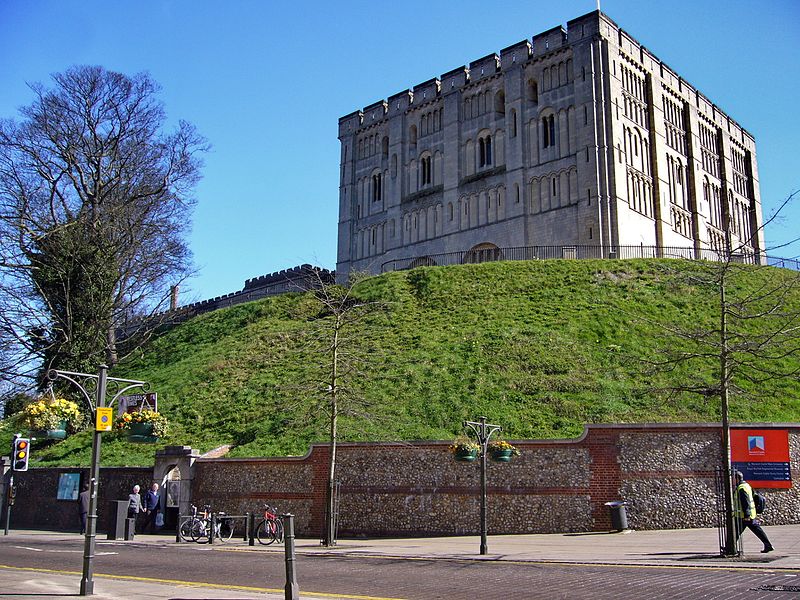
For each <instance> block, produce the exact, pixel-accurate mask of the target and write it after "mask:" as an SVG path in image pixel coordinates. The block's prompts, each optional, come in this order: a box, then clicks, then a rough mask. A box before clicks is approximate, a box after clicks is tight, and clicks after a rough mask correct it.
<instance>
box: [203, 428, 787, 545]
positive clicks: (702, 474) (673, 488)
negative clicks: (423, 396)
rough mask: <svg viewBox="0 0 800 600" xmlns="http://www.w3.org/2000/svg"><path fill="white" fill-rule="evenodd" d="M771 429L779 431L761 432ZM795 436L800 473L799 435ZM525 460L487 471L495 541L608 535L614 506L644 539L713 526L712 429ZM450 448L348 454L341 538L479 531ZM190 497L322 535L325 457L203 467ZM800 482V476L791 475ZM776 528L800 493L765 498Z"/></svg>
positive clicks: (352, 447) (614, 431) (471, 469)
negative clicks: (621, 507) (277, 513)
mask: <svg viewBox="0 0 800 600" xmlns="http://www.w3.org/2000/svg"><path fill="white" fill-rule="evenodd" d="M753 427H758V428H768V427H773V426H771V425H770V426H764V425H754V426H753ZM774 427H776V428H779V429H789V431H790V441H791V454H792V461H793V465H794V464H796V463H797V461H798V459H799V458H800V426H792V425H789V426H786V425H783V426H774ZM515 444H516V445H517V447H518V448H519V449H520V451H521V452H522V455H521V456H519V457H517V458H515V459H513V461H512V462H511V463H508V464H504V463H493V462H489V465H488V471H487V473H488V475H487V481H488V492H489V502H488V522H489V527H490V531H492V532H493V533H498V534H500V533H538V532H569V531H592V530H596V531H602V530H607V529H610V527H611V522H610V516H609V509H608V507H606V506H605V503H606V502H608V501H612V500H625V501H626V502H628V504H629V506H628V514H629V523H630V525H631V526H632V527H633V528H636V529H660V528H680V527H710V526H714V525H715V524H716V512H715V511H716V504H715V497H714V494H715V485H714V468H715V467H716V466H717V465H718V464H719V457H720V449H719V444H720V430H719V428H718V427H716V426H714V425H703V424H698V425H669V426H667V425H651V426H648V425H630V426H600V425H597V426H595V425H593V426H589V427H588V428H587V430H586V432H585V434H584V435H583V436H582V437H581V438H579V439H576V440H555V441H517V442H515ZM447 446H448V443H446V442H416V443H407V444H397V443H394V444H389V443H383V444H380V443H369V444H367V443H363V444H341V445H340V446H339V449H338V457H339V459H338V465H337V479H338V480H339V482H340V485H341V488H340V516H339V531H340V535H344V536H358V535H371V536H374V535H408V536H413V535H457V534H467V533H470V534H474V533H476V532H477V530H478V520H479V506H480V504H479V497H478V491H479V486H480V476H479V474H480V467H479V464H478V463H477V462H475V463H457V462H455V461H454V460H453V459H452V458H451V456H450V454H449V452H448V449H447ZM196 469H197V475H196V477H195V480H194V487H193V497H194V498H195V499H197V500H199V501H200V502H208V503H210V504H212V505H213V506H214V507H215V508H218V509H220V510H225V511H228V512H237V511H239V512H244V511H247V510H259V509H260V507H261V505H262V504H263V502H265V501H267V500H269V502H270V503H273V504H277V505H278V507H279V508H280V509H281V510H282V511H288V512H292V513H294V514H296V515H297V519H296V528H297V531H298V534H299V535H304V536H315V535H319V534H320V532H321V530H322V524H323V519H324V513H325V486H326V481H327V469H328V449H327V447H326V446H324V445H316V446H313V447H312V448H311V451H310V452H309V454H308V455H307V456H305V457H302V458H290V459H285V458H283V459H282V458H272V459H257V460H254V459H247V460H244V459H228V460H225V459H215V460H204V459H201V460H199V461H198V462H197V465H196ZM793 473H794V475H795V477H797V470H796V468H795V469H793ZM767 495H768V497H769V503H770V510H769V512H768V514H767V515H766V522H767V523H768V524H769V523H792V522H798V519H800V517H798V515H800V511H799V510H798V504H800V495H798V493H797V492H796V489H795V488H792V489H790V490H788V491H783V490H782V491H777V490H776V491H767Z"/></svg>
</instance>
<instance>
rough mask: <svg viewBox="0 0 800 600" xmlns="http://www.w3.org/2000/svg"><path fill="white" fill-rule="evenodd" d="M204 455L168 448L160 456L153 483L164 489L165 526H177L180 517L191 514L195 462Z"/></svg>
mask: <svg viewBox="0 0 800 600" xmlns="http://www.w3.org/2000/svg"><path fill="white" fill-rule="evenodd" d="M199 456H200V453H199V452H198V451H197V450H193V449H192V448H191V447H189V446H167V447H166V448H164V449H163V450H159V451H158V452H156V460H155V465H154V466H153V481H155V482H156V483H158V484H159V485H160V486H161V489H162V493H161V509H162V510H163V511H164V526H165V527H167V528H169V527H172V526H175V525H176V524H177V521H178V515H186V514H189V512H190V510H189V509H190V507H191V504H192V479H194V462H195V461H196V460H197V459H198V458H199Z"/></svg>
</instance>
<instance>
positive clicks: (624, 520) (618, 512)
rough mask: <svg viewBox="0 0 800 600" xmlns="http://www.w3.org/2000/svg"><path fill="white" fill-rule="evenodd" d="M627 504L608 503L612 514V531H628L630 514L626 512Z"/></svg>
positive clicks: (616, 501) (617, 501) (618, 501)
mask: <svg viewBox="0 0 800 600" xmlns="http://www.w3.org/2000/svg"><path fill="white" fill-rule="evenodd" d="M627 505H628V503H627V502H622V501H620V500H615V501H613V502H606V506H607V507H608V510H609V512H610V513H611V529H613V530H615V531H625V530H626V529H628V513H627V512H625V507H626V506H627Z"/></svg>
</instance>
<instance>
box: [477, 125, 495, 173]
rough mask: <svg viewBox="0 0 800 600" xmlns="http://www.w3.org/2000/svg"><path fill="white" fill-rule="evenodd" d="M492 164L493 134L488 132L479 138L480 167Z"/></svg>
mask: <svg viewBox="0 0 800 600" xmlns="http://www.w3.org/2000/svg"><path fill="white" fill-rule="evenodd" d="M491 164H492V136H491V135H490V134H488V133H485V134H483V135H481V136H480V137H479V138H478V167H487V166H489V165H491Z"/></svg>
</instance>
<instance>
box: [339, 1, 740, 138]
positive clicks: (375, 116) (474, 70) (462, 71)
mask: <svg viewBox="0 0 800 600" xmlns="http://www.w3.org/2000/svg"><path fill="white" fill-rule="evenodd" d="M598 36H600V37H606V38H607V39H610V40H613V41H614V43H615V44H616V45H618V46H619V47H620V48H621V50H622V51H623V52H625V53H627V54H629V55H630V56H631V57H632V58H634V59H635V60H636V61H638V62H639V63H641V64H643V65H645V66H646V67H650V68H651V69H652V70H653V71H657V72H659V73H660V74H661V76H662V77H664V78H670V77H674V78H675V80H676V85H677V87H678V88H679V89H682V90H685V92H686V94H687V97H688V96H691V97H692V98H693V100H694V101H695V102H696V103H697V105H698V106H699V107H701V109H702V110H705V111H706V112H707V113H708V114H709V115H710V118H711V119H713V121H714V123H716V124H717V125H718V126H724V127H725V128H726V129H727V128H730V129H731V131H732V135H733V136H734V137H738V138H739V139H740V140H746V139H748V138H749V139H750V140H752V139H753V137H752V135H750V134H749V133H748V132H747V131H746V130H745V129H744V128H742V127H741V126H740V125H738V124H737V123H736V122H735V121H734V120H733V119H731V118H730V117H729V116H727V115H726V114H725V113H724V111H722V110H721V109H720V108H719V107H718V106H716V105H715V104H714V103H713V102H711V101H709V100H708V99H707V98H706V97H705V96H704V95H703V94H702V93H701V92H699V91H697V90H696V88H694V86H692V85H691V84H689V83H688V82H687V81H685V80H684V79H683V78H681V77H679V76H678V75H676V74H675V72H674V71H673V70H672V69H671V68H670V67H669V66H667V65H666V64H665V63H663V62H662V61H661V60H660V59H658V58H657V57H656V56H655V55H653V54H652V53H651V52H650V51H649V50H648V49H647V48H646V47H645V46H643V45H642V44H640V43H639V42H638V41H636V39H635V38H633V37H632V36H631V35H630V34H628V33H627V32H626V31H625V30H624V29H622V28H621V27H619V26H618V25H617V24H616V23H614V21H613V20H611V19H610V18H609V17H608V16H607V15H605V14H603V13H601V12H599V11H593V12H591V13H588V14H586V15H583V16H582V17H578V18H576V19H572V20H570V21H569V22H568V23H567V26H566V27H564V26H562V25H559V26H556V27H553V28H551V29H548V30H546V31H543V32H542V33H539V34H536V35H534V36H533V37H532V38H531V39H530V40H523V41H521V42H518V43H517V44H513V45H512V46H509V47H507V48H504V49H503V50H502V51H501V52H500V54H496V53H492V54H488V55H486V56H484V57H483V58H479V59H477V60H474V61H472V62H470V63H469V66H460V67H457V68H456V69H453V70H451V71H448V72H446V73H443V74H442V75H440V76H439V77H435V78H433V79H429V80H427V81H425V82H423V83H420V84H418V85H415V86H413V87H412V88H409V89H407V90H403V91H402V92H399V93H397V94H395V95H393V96H390V97H389V98H388V99H387V100H379V101H377V102H375V103H373V104H370V105H369V106H366V107H364V108H363V109H361V110H357V111H354V112H352V113H350V114H349V115H345V116H344V117H342V118H340V119H339V137H340V138H341V137H343V136H346V135H347V134H348V133H349V134H352V133H354V132H356V131H358V130H360V129H362V128H367V127H370V126H372V125H376V124H378V123H380V122H381V121H383V120H384V119H385V118H386V117H389V116H391V114H393V113H395V112H405V111H408V110H410V109H415V108H417V107H418V106H420V105H422V104H427V103H429V102H430V101H431V100H435V99H437V98H440V97H442V96H444V95H447V94H449V93H452V92H455V91H462V90H463V89H464V88H466V87H468V86H471V85H474V84H475V83H477V82H479V81H481V80H483V79H486V78H488V77H492V76H494V75H496V74H498V73H502V72H505V71H508V70H511V69H514V68H517V67H519V66H520V65H524V64H526V63H530V62H531V61H536V60H540V59H543V58H546V57H549V56H551V55H553V54H557V53H559V52H560V51H564V50H565V49H566V48H568V47H569V46H571V45H574V44H576V43H579V42H581V41H583V40H588V39H596V38H597V37H598ZM702 105H707V108H706V107H703V106H702ZM743 143H746V142H743Z"/></svg>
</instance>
